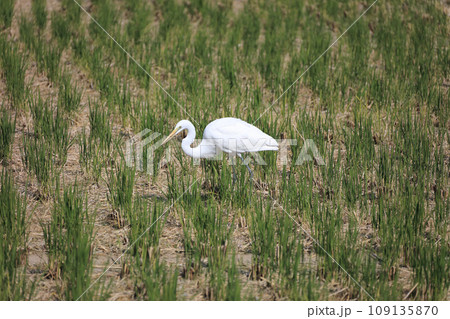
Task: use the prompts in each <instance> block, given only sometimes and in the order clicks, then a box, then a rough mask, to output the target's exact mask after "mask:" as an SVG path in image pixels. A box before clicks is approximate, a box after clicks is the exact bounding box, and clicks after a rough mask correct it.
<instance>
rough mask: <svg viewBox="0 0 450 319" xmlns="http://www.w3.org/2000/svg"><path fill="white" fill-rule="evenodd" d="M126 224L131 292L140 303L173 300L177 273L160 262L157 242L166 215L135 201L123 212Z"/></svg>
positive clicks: (137, 199)
mask: <svg viewBox="0 0 450 319" xmlns="http://www.w3.org/2000/svg"><path fill="white" fill-rule="evenodd" d="M126 213H127V214H126V217H127V221H128V224H129V235H128V239H129V241H130V243H133V244H134V245H133V246H132V247H131V249H130V252H129V253H130V258H129V263H131V265H132V266H131V270H132V272H133V274H134V275H135V287H134V289H135V292H136V295H137V297H138V298H139V299H144V300H153V301H155V300H176V299H177V281H178V271H177V270H176V269H171V268H170V267H168V266H167V265H165V263H163V262H162V261H161V259H160V250H159V241H160V238H161V234H162V228H163V226H164V224H165V221H166V217H167V215H165V216H164V215H163V214H164V211H163V210H162V209H161V206H160V205H159V204H158V203H156V202H155V203H153V204H151V203H148V202H147V200H145V199H142V198H140V197H137V198H136V199H135V200H134V202H133V204H132V208H130V209H129V210H127V211H126Z"/></svg>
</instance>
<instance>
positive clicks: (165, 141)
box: [161, 127, 180, 145]
mask: <svg viewBox="0 0 450 319" xmlns="http://www.w3.org/2000/svg"><path fill="white" fill-rule="evenodd" d="M179 129H180V128H179V127H176V128H175V129H174V130H173V131H172V133H170V134H169V136H167V137H166V139H165V140H164V141H163V142H162V143H161V145H164V144H166V143H167V142H168V141H170V140H171V139H172V138H173V137H174V136H175V135H177V133H178V132H179Z"/></svg>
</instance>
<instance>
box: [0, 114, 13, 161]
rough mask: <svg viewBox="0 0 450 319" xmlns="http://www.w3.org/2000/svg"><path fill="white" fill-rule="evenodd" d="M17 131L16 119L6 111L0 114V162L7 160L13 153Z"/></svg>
mask: <svg viewBox="0 0 450 319" xmlns="http://www.w3.org/2000/svg"><path fill="white" fill-rule="evenodd" d="M15 130H16V119H15V118H14V120H13V119H12V118H11V116H9V115H8V113H7V112H6V111H2V112H1V114H0V133H1V134H0V135H1V137H0V161H4V160H5V159H7V158H8V157H9V155H10V153H11V145H12V142H13V140H14V134H15Z"/></svg>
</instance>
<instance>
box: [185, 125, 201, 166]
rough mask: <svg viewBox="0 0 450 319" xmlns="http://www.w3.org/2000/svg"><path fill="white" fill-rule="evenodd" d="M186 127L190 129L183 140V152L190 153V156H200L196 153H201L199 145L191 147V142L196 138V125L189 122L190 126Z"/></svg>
mask: <svg viewBox="0 0 450 319" xmlns="http://www.w3.org/2000/svg"><path fill="white" fill-rule="evenodd" d="M186 129H187V131H188V134H187V136H186V137H185V138H184V139H183V141H182V142H181V148H182V149H183V152H185V153H186V155H188V156H190V157H195V158H198V157H199V156H196V155H199V154H198V151H199V150H198V147H196V148H192V147H191V144H192V143H193V142H194V140H195V127H194V125H193V124H192V123H189V126H188V127H187V128H186Z"/></svg>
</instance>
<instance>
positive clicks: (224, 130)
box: [161, 117, 278, 179]
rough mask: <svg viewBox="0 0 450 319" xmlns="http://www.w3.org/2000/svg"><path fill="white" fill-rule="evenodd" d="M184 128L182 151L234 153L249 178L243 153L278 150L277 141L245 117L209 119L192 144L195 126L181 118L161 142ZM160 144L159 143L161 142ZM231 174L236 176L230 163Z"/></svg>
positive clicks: (206, 155)
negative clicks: (195, 143) (194, 143)
mask: <svg viewBox="0 0 450 319" xmlns="http://www.w3.org/2000/svg"><path fill="white" fill-rule="evenodd" d="M183 130H187V136H186V137H185V138H184V139H183V141H182V142H181V148H182V149H183V151H184V153H186V154H187V155H188V156H190V157H193V158H214V157H216V156H218V155H219V154H221V152H225V153H227V154H228V155H229V156H230V157H232V158H233V157H235V156H238V157H239V158H240V159H241V160H242V161H243V162H244V164H245V166H247V169H248V171H249V172H250V178H252V177H253V173H252V170H251V169H250V167H249V166H248V165H247V163H245V161H244V159H243V158H242V154H244V153H252V152H259V151H278V143H277V141H275V139H274V138H272V137H271V136H269V135H267V134H266V133H264V132H263V131H261V130H260V129H259V128H257V127H256V126H253V125H251V124H249V123H247V122H245V121H242V120H240V119H237V118H233V117H225V118H221V119H217V120H214V121H212V122H211V123H209V124H208V125H207V126H206V128H205V131H204V132H203V139H202V142H201V143H200V144H199V145H198V146H197V147H194V148H192V147H191V144H192V143H193V142H194V139H195V127H194V125H193V124H192V123H191V122H190V121H188V120H182V121H179V122H178V123H177V125H175V129H174V130H173V131H172V133H170V134H169V136H167V138H166V139H165V140H164V141H163V142H162V144H165V143H167V142H168V141H169V140H170V139H171V138H173V137H174V136H175V135H177V134H178V133H180V132H182V131H183ZM162 144H161V145H162ZM233 178H234V179H236V174H235V172H234V166H233Z"/></svg>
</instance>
